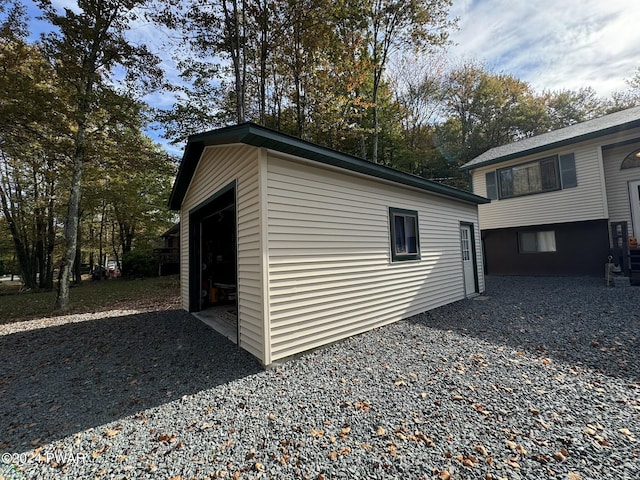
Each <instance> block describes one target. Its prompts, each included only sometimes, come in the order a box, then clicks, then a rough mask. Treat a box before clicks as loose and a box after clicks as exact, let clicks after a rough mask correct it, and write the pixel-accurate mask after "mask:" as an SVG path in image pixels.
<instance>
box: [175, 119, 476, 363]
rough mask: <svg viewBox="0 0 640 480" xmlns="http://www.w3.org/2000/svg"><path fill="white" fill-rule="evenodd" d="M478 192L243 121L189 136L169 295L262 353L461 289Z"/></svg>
mask: <svg viewBox="0 0 640 480" xmlns="http://www.w3.org/2000/svg"><path fill="white" fill-rule="evenodd" d="M487 202H488V200H487V199H485V198H483V197H479V196H476V195H474V194H471V193H469V192H466V191H463V190H458V189H455V188H451V187H447V186H444V185H441V184H439V183H435V182H431V181H428V180H425V179H422V178H420V177H416V176H413V175H408V174H405V173H402V172H399V171H396V170H393V169H391V168H388V167H384V166H381V165H377V164H374V163H371V162H368V161H366V160H362V159H359V158H356V157H352V156H349V155H346V154H343V153H340V152H337V151H334V150H331V149H328V148H324V147H321V146H318V145H315V144H312V143H309V142H305V141H303V140H300V139H297V138H294V137H290V136H287V135H284V134H281V133H278V132H275V131H272V130H269V129H266V128H264V127H260V126H258V125H255V124H251V123H246V124H242V125H237V126H232V127H227V128H222V129H219V130H214V131H211V132H206V133H202V134H198V135H193V136H191V137H189V140H188V143H187V146H186V149H185V152H184V156H183V158H182V163H181V165H180V168H179V171H178V176H177V178H176V182H175V184H174V186H173V190H172V192H171V197H170V200H169V205H170V207H171V208H173V209H175V210H180V217H181V220H180V228H181V232H180V237H181V239H182V241H181V242H180V243H181V259H180V260H181V262H180V265H181V291H182V302H183V307H184V308H185V309H186V310H188V311H190V312H193V313H194V314H196V315H198V316H200V317H201V318H208V319H209V320H212V323H213V324H214V325H219V326H220V328H221V329H227V331H228V329H229V328H231V329H232V330H233V332H232V334H230V335H229V337H230V338H232V339H233V340H234V341H236V342H237V343H238V345H239V346H240V347H242V348H244V349H245V350H247V351H249V352H250V353H251V354H253V355H255V356H256V357H257V358H258V359H259V360H260V361H261V362H262V363H263V364H264V365H269V364H271V363H273V362H274V361H276V360H278V359H282V358H284V357H288V356H290V355H293V354H297V353H300V352H303V351H305V350H309V349H311V348H315V347H318V346H321V345H325V344H327V343H330V342H334V341H336V340H340V339H344V338H346V337H349V336H351V335H355V334H358V333H362V332H364V331H367V330H370V329H372V328H375V327H379V326H382V325H386V324H388V323H392V322H396V321H398V320H401V319H403V318H407V317H410V316H412V315H415V314H418V313H421V312H423V311H425V310H428V309H431V308H435V307H438V306H440V305H444V304H446V303H450V302H453V301H456V300H461V299H463V298H465V297H469V296H473V295H475V294H477V293H480V292H483V291H484V277H483V273H482V272H483V265H482V255H481V247H480V235H479V230H478V208H477V206H478V204H481V203H487Z"/></svg>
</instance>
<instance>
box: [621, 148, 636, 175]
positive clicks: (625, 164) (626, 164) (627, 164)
mask: <svg viewBox="0 0 640 480" xmlns="http://www.w3.org/2000/svg"><path fill="white" fill-rule="evenodd" d="M638 167H640V149H638V150H634V151H633V152H631V153H630V154H629V155H627V156H626V157H625V159H624V160H623V161H622V164H621V165H620V170H626V169H627V168H638Z"/></svg>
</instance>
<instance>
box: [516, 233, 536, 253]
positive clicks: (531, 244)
mask: <svg viewBox="0 0 640 480" xmlns="http://www.w3.org/2000/svg"><path fill="white" fill-rule="evenodd" d="M518 237H519V239H520V252H522V253H532V252H535V251H536V232H520V234H519V235H518Z"/></svg>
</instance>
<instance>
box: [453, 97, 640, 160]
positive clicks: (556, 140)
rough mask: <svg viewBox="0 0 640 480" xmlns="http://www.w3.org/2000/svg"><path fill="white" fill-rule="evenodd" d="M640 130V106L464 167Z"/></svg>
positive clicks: (501, 149) (482, 157)
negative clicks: (637, 128) (626, 131)
mask: <svg viewBox="0 0 640 480" xmlns="http://www.w3.org/2000/svg"><path fill="white" fill-rule="evenodd" d="M636 127H640V107H634V108H629V109H627V110H622V111H619V112H615V113H611V114H609V115H605V116H603V117H600V118H594V119H593V120H588V121H586V122H582V123H576V124H575V125H570V126H568V127H564V128H560V129H558V130H554V131H552V132H547V133H543V134H541V135H536V136H535V137H529V138H524V139H522V140H519V141H517V142H514V143H509V144H507V145H502V146H500V147H495V148H492V149H491V150H487V151H486V152H484V153H483V154H482V155H479V156H477V157H476V158H474V159H473V160H471V161H470V162H467V163H465V164H464V165H463V166H462V167H461V168H462V169H463V170H471V169H474V168H477V167H481V166H484V165H490V164H493V163H498V162H504V161H506V160H513V159H514V158H518V157H522V156H525V155H531V154H534V153H541V152H544V151H547V150H551V149H554V148H558V147H562V146H565V145H570V144H572V143H577V142H581V141H584V140H590V139H592V138H597V137H601V136H604V135H609V134H612V133H617V132H622V131H625V130H629V129H631V128H636Z"/></svg>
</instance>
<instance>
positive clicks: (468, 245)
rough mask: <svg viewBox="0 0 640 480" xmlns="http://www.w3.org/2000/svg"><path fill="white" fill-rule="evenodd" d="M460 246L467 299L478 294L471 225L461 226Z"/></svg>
mask: <svg viewBox="0 0 640 480" xmlns="http://www.w3.org/2000/svg"><path fill="white" fill-rule="evenodd" d="M460 246H461V248H462V269H463V271H464V291H465V295H466V296H467V297H469V296H471V295H473V294H475V293H477V291H476V275H475V258H474V255H473V250H474V249H473V235H472V232H471V225H460Z"/></svg>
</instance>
